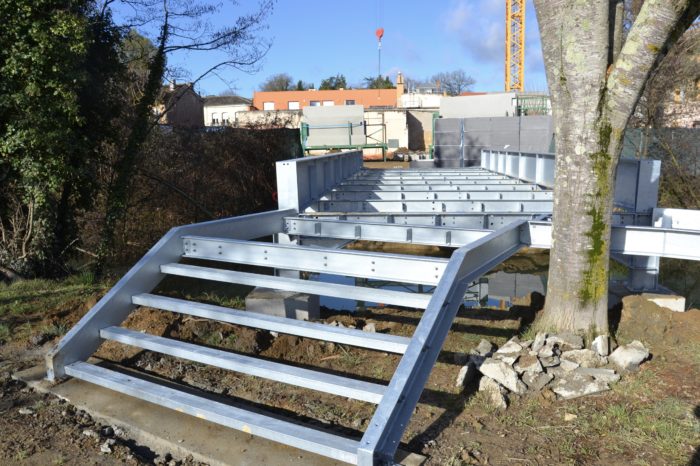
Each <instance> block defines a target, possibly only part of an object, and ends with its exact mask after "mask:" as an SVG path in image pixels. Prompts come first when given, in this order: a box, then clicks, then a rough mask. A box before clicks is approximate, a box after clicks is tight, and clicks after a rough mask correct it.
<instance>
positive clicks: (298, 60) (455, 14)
mask: <svg viewBox="0 0 700 466" xmlns="http://www.w3.org/2000/svg"><path fill="white" fill-rule="evenodd" d="M238 3H239V4H238V5H235V4H232V3H230V2H227V1H224V2H223V3H222V6H221V10H220V12H219V14H217V15H216V17H215V18H214V19H213V21H212V22H213V24H214V25H215V26H219V27H220V26H224V25H226V24H227V23H231V22H233V21H234V20H235V18H236V17H237V16H238V15H239V14H240V12H241V11H246V10H249V9H251V8H253V7H254V6H255V5H256V2H255V1H254V0H240V2H238ZM267 24H268V26H269V28H268V29H267V30H266V31H264V32H263V33H262V35H263V36H264V37H266V38H268V39H269V40H270V41H271V43H272V46H271V48H270V50H269V52H268V53H267V55H266V56H265V58H264V60H263V62H262V63H261V64H260V70H259V71H258V72H256V73H254V74H247V73H243V72H240V71H237V70H230V71H226V72H224V73H222V74H221V76H220V77H216V76H211V77H209V78H207V79H205V80H203V81H201V83H200V85H199V86H198V90H199V91H200V92H201V93H203V94H205V95H206V94H218V93H220V92H221V91H224V90H226V89H229V87H232V88H233V90H235V91H236V92H237V93H238V94H240V95H244V96H248V97H250V96H252V94H253V91H254V90H255V89H257V88H258V87H259V85H260V83H262V82H263V81H264V80H265V78H267V77H268V76H270V75H272V74H275V73H282V72H284V73H288V74H290V75H291V76H292V77H293V78H294V79H295V80H298V79H301V80H303V81H305V82H313V83H315V84H316V86H317V87H318V84H319V83H320V81H321V79H323V78H326V77H328V76H332V75H335V74H337V73H341V74H344V75H345V76H346V77H347V80H348V83H349V84H351V85H359V84H361V83H362V80H363V78H364V77H366V76H370V75H372V76H374V75H376V72H377V43H376V38H375V35H374V31H375V29H376V28H377V27H379V26H381V27H383V28H384V29H385V33H384V39H383V41H382V74H383V75H386V74H389V76H390V77H391V79H392V80H394V79H395V75H396V72H397V71H399V70H400V71H401V72H402V73H403V74H404V75H406V76H411V77H414V78H427V77H429V76H431V75H433V74H435V73H437V72H440V71H451V70H454V69H460V68H461V69H464V70H465V71H466V72H467V73H468V74H470V75H471V76H473V77H474V78H475V79H476V85H475V87H474V90H478V91H502V90H503V86H504V83H503V67H504V65H503V62H504V53H505V52H504V36H505V0H436V1H433V2H426V1H419V0H402V1H398V0H356V1H354V2H338V1H332V2H331V1H329V0H325V1H321V0H278V1H277V4H276V6H275V8H274V11H273V12H272V14H271V15H270V16H269V18H268V20H267ZM145 32H148V31H145ZM150 35H151V37H152V34H150ZM526 40H527V44H526V69H525V87H526V90H531V91H543V90H545V89H546V78H545V75H544V67H543V64H542V53H541V49H540V40H539V32H538V29H537V19H536V16H535V11H534V8H533V6H532V4H531V2H530V1H528V7H527V15H526ZM219 59H220V56H217V55H216V54H213V53H189V54H180V55H176V56H173V57H171V59H170V64H171V65H175V66H178V67H180V68H183V69H184V70H187V71H188V72H189V73H191V75H192V76H197V75H198V74H199V73H201V72H202V71H203V70H205V69H207V68H208V67H209V66H211V65H212V64H214V63H216V62H217V60H219Z"/></svg>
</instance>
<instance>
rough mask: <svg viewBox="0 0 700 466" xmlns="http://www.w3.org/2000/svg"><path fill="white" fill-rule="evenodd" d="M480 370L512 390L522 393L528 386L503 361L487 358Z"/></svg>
mask: <svg viewBox="0 0 700 466" xmlns="http://www.w3.org/2000/svg"><path fill="white" fill-rule="evenodd" d="M479 372H481V373H482V374H484V375H485V376H487V377H491V378H492V379H494V380H495V381H496V382H498V383H500V384H501V385H503V386H504V387H506V388H507V389H508V390H510V391H511V392H514V393H517V394H519V395H522V394H523V393H525V391H526V390H527V387H526V386H525V384H524V383H522V382H521V381H520V380H519V379H518V373H517V372H515V370H514V369H513V368H512V367H510V365H508V364H506V363H505V362H503V361H499V360H496V359H487V360H486V361H484V363H483V364H482V365H481V367H480V368H479Z"/></svg>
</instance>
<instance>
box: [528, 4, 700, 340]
mask: <svg viewBox="0 0 700 466" xmlns="http://www.w3.org/2000/svg"><path fill="white" fill-rule="evenodd" d="M691 2H692V0H647V1H646V2H645V4H644V6H643V7H642V10H641V11H640V14H639V17H638V18H637V21H636V22H635V24H634V25H633V27H632V29H631V30H630V33H629V35H628V38H627V41H626V42H625V44H624V45H622V46H621V47H620V46H619V45H618V44H616V37H617V40H619V35H616V34H614V33H611V29H612V28H614V26H611V23H613V24H619V21H614V20H615V19H616V15H615V16H611V12H612V13H615V12H616V11H617V8H611V5H610V3H608V2H581V1H577V0H535V7H536V9H537V16H538V21H539V25H540V33H541V37H542V50H543V55H544V61H545V68H546V71H547V80H548V82H549V87H550V94H551V99H552V111H553V116H554V120H555V135H556V139H555V141H556V178H555V185H554V208H553V228H552V248H551V252H550V265H549V283H548V286H547V297H546V301H545V307H544V311H543V313H542V314H541V315H540V317H539V319H538V320H537V322H536V323H535V326H536V327H537V328H539V329H543V330H555V331H572V332H578V333H583V332H588V333H589V334H591V335H593V334H597V333H606V332H607V331H608V305H607V303H608V269H609V260H610V244H609V242H610V223H611V218H612V209H613V197H614V196H613V194H614V193H613V188H614V174H615V169H616V167H617V162H618V158H619V155H620V150H621V142H622V137H623V134H624V129H625V127H626V125H627V121H628V120H629V117H630V115H631V113H632V110H633V109H634V107H635V106H636V103H637V101H638V99H639V96H640V94H641V91H642V89H643V87H644V84H645V82H646V80H647V79H648V76H649V73H650V72H651V69H652V68H653V66H654V64H655V63H656V61H657V59H658V58H659V56H660V55H661V54H662V53H664V51H665V50H666V49H667V47H668V46H669V45H670V43H672V42H673V40H674V37H676V34H677V33H678V29H679V28H685V27H687V25H689V24H690V21H692V20H689V19H688V18H690V17H691V16H692V17H693V18H695V17H697V11H698V9H700V8H698V6H697V3H700V2H692V3H695V4H696V5H692V6H691ZM693 14H694V15H695V16H693ZM611 19H612V20H613V21H611ZM676 38H677V37H676ZM616 46H617V47H616ZM616 48H617V50H616ZM618 50H619V52H618ZM613 59H614V60H613Z"/></svg>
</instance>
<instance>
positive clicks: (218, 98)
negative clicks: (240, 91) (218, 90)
mask: <svg viewBox="0 0 700 466" xmlns="http://www.w3.org/2000/svg"><path fill="white" fill-rule="evenodd" d="M252 103H253V101H252V100H250V99H246V98H245V97H241V96H239V95H211V96H207V97H205V98H204V105H207V106H210V107H211V106H216V105H250V104H252Z"/></svg>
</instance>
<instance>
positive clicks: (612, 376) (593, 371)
mask: <svg viewBox="0 0 700 466" xmlns="http://www.w3.org/2000/svg"><path fill="white" fill-rule="evenodd" d="M576 372H578V373H580V374H583V375H589V376H591V377H593V378H595V379H596V380H600V381H601V382H607V383H615V382H617V381H619V380H620V374H618V373H616V372H615V371H614V370H612V369H600V368H589V367H579V368H578V369H576Z"/></svg>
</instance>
